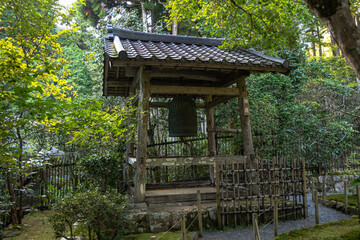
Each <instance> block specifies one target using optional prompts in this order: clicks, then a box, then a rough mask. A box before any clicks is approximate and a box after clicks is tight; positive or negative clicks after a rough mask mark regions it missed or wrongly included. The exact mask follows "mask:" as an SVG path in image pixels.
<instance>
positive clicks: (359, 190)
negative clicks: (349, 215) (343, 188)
mask: <svg viewBox="0 0 360 240" xmlns="http://www.w3.org/2000/svg"><path fill="white" fill-rule="evenodd" d="M356 194H357V204H358V215H359V223H360V185H359V184H358V185H356Z"/></svg>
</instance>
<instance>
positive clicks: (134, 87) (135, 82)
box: [130, 66, 144, 92]
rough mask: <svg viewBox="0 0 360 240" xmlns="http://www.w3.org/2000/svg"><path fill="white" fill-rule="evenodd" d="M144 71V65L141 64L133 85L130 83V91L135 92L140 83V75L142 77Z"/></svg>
mask: <svg viewBox="0 0 360 240" xmlns="http://www.w3.org/2000/svg"><path fill="white" fill-rule="evenodd" d="M143 71H144V66H140V67H139V68H138V71H137V73H136V75H135V77H134V79H133V81H132V83H131V85H130V92H135V91H136V89H137V88H138V86H139V83H140V77H141V75H142V73H143Z"/></svg>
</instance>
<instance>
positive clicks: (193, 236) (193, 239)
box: [188, 232, 199, 240]
mask: <svg viewBox="0 0 360 240" xmlns="http://www.w3.org/2000/svg"><path fill="white" fill-rule="evenodd" d="M188 237H189V238H190V239H191V240H198V238H199V234H198V233H197V232H190V233H188Z"/></svg>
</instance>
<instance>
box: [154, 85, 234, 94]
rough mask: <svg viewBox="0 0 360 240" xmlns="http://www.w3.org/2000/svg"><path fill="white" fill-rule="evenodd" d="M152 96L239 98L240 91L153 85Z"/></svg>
mask: <svg viewBox="0 0 360 240" xmlns="http://www.w3.org/2000/svg"><path fill="white" fill-rule="evenodd" d="M150 92H151V93H152V94H174V95H175V94H188V95H222V96H238V95H239V90H238V89H236V88H216V87H188V86H165V85H152V86H151V87H150Z"/></svg>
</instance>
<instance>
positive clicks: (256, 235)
mask: <svg viewBox="0 0 360 240" xmlns="http://www.w3.org/2000/svg"><path fill="white" fill-rule="evenodd" d="M252 223H253V229H254V239H255V240H260V232H259V225H258V215H257V214H256V213H253V214H252Z"/></svg>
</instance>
